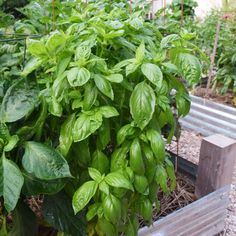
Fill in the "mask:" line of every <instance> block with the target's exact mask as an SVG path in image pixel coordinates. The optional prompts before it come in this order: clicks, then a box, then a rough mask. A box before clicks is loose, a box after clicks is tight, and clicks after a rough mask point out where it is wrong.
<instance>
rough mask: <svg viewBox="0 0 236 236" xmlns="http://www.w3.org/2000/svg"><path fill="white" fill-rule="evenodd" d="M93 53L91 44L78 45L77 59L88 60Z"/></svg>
mask: <svg viewBox="0 0 236 236" xmlns="http://www.w3.org/2000/svg"><path fill="white" fill-rule="evenodd" d="M90 55H91V48H90V47H89V46H85V45H82V46H78V47H77V48H76V50H75V60H88V59H89V57H90Z"/></svg>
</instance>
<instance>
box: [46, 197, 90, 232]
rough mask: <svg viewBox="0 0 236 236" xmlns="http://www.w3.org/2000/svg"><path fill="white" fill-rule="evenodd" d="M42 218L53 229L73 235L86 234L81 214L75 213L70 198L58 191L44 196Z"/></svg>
mask: <svg viewBox="0 0 236 236" xmlns="http://www.w3.org/2000/svg"><path fill="white" fill-rule="evenodd" d="M42 213H43V216H44V219H45V220H46V221H47V222H48V223H49V224H50V225H51V226H52V227H53V228H55V229H57V230H59V231H61V232H64V233H65V234H69V235H73V236H84V235H86V227H85V222H84V219H83V217H82V216H80V215H75V214H74V212H73V208H72V206H71V198H70V197H69V196H67V194H66V193H64V192H60V193H57V194H55V195H52V196H45V198H44V201H43V206H42Z"/></svg>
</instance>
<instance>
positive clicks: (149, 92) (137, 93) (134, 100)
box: [130, 82, 156, 129]
mask: <svg viewBox="0 0 236 236" xmlns="http://www.w3.org/2000/svg"><path fill="white" fill-rule="evenodd" d="M155 104H156V97H155V93H154V91H153V89H152V88H151V87H150V86H149V85H148V84H146V83H145V82H141V83H139V84H137V85H136V87H135V88H134V91H133V92H132V95H131V98H130V112H131V115H132V117H133V119H134V121H135V123H136V124H137V125H138V126H139V128H141V129H144V127H145V126H147V124H148V123H149V122H150V120H151V119H152V116H153V113H154V111H155Z"/></svg>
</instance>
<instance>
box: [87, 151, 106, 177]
mask: <svg viewBox="0 0 236 236" xmlns="http://www.w3.org/2000/svg"><path fill="white" fill-rule="evenodd" d="M91 166H92V167H93V168H95V169H97V170H99V172H100V173H102V174H105V173H107V172H108V170H109V160H108V158H107V156H106V155H105V154H104V153H103V152H101V151H99V150H96V151H95V152H94V153H93V156H92V164H91Z"/></svg>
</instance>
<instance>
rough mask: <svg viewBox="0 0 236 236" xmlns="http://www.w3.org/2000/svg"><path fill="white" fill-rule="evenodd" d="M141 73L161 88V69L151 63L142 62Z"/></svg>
mask: <svg viewBox="0 0 236 236" xmlns="http://www.w3.org/2000/svg"><path fill="white" fill-rule="evenodd" d="M141 70H142V72H143V74H144V75H145V76H146V77H147V79H148V80H149V81H151V82H152V83H153V84H154V85H155V86H156V87H157V88H161V85H162V79H163V75H162V72H161V69H160V68H159V67H158V66H157V65H155V64H152V63H144V64H142V66H141Z"/></svg>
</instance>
